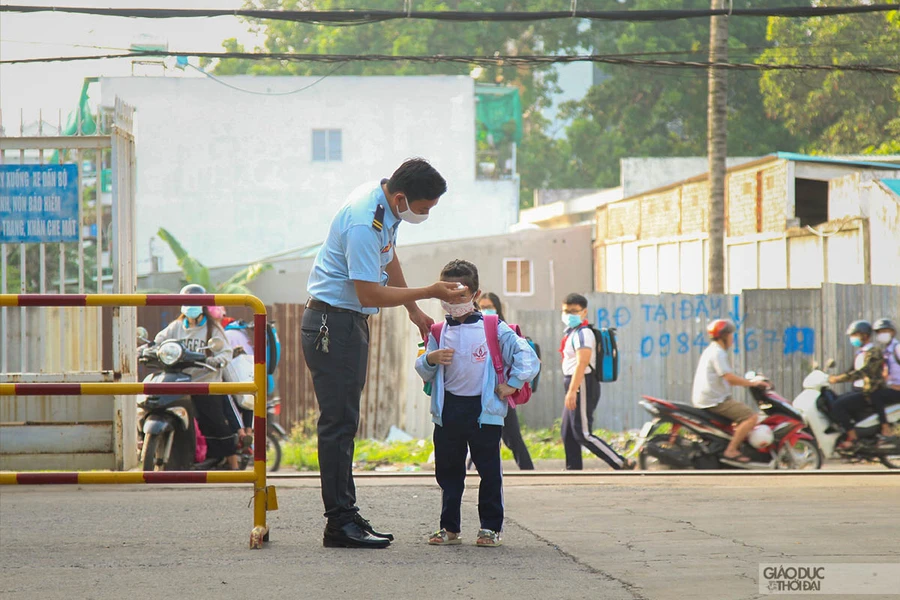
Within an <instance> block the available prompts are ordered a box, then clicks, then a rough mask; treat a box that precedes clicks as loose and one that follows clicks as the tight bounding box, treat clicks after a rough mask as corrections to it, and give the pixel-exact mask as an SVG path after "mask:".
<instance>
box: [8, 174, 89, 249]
mask: <svg viewBox="0 0 900 600" xmlns="http://www.w3.org/2000/svg"><path fill="white" fill-rule="evenodd" d="M78 234H79V231H78V166H77V165H0V243H4V244H10V243H16V244H19V243H38V242H43V243H49V242H77V241H78Z"/></svg>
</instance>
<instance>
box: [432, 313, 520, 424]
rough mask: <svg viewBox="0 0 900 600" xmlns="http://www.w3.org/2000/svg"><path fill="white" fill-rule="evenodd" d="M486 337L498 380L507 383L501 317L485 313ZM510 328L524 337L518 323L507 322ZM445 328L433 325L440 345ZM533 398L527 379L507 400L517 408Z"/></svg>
mask: <svg viewBox="0 0 900 600" xmlns="http://www.w3.org/2000/svg"><path fill="white" fill-rule="evenodd" d="M483 320H484V337H485V338H486V339H487V345H488V350H489V351H490V353H491V362H493V363H494V371H495V372H496V373H497V381H498V382H499V383H506V380H507V376H508V374H509V373H508V372H507V371H504V369H503V352H502V351H501V350H500V319H499V317H497V315H484V317H483ZM507 326H509V328H510V329H512V330H513V331H515V332H516V335H517V336H519V337H520V338H524V337H525V336H524V335H522V330H521V329H519V326H518V325H514V324H513V323H507ZM443 328H444V324H443V323H435V324H434V325H432V326H431V335H432V337H434V339H435V341H436V342H437V343H438V346H440V344H441V330H442V329H443ZM529 400H531V384H530V383H528V382H527V381H526V382H525V385H523V386H522V388H521V389H519V390H516V391H515V392H513V393H512V395H510V396H507V397H506V401H507V402H508V403H509V406H510V407H511V408H515V407H517V406H518V405H520V404H525V403H526V402H528V401H529Z"/></svg>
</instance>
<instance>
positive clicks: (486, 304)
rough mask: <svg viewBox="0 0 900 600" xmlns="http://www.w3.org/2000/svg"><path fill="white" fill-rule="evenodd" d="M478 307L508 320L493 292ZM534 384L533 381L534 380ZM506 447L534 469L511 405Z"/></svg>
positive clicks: (523, 467)
mask: <svg viewBox="0 0 900 600" xmlns="http://www.w3.org/2000/svg"><path fill="white" fill-rule="evenodd" d="M478 308H480V309H481V314H483V315H497V317H498V318H499V319H500V320H501V321H504V322H505V321H506V318H505V317H504V316H503V305H502V304H501V303H500V298H499V297H498V296H497V294H494V293H492V292H485V293H484V294H482V295H481V298H479V299H478ZM532 385H534V384H533V382H532ZM500 439H502V440H503V443H504V444H506V447H507V448H509V449H510V450H512V453H513V458H514V459H515V461H516V465H518V467H519V468H520V469H521V470H523V471H533V470H534V462H532V460H531V454H529V453H528V446H526V445H525V440H523V439H522V429H521V427H520V426H519V417H518V415H517V414H516V409H515V408H513V407H510V408H509V410H508V411H507V412H506V418H505V419H503V433H502V434H501V436H500Z"/></svg>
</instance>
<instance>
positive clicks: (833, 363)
mask: <svg viewBox="0 0 900 600" xmlns="http://www.w3.org/2000/svg"><path fill="white" fill-rule="evenodd" d="M834 365H835V362H834V359H833V358H829V359H828V362H826V363H825V368H826V369H830V368H832V367H833V366H834Z"/></svg>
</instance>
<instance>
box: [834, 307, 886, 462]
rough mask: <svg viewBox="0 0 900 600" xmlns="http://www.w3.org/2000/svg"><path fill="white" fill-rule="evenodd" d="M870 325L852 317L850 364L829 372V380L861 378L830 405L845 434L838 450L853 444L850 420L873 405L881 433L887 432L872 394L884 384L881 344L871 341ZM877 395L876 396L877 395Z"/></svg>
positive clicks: (848, 330)
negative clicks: (852, 354) (856, 386)
mask: <svg viewBox="0 0 900 600" xmlns="http://www.w3.org/2000/svg"><path fill="white" fill-rule="evenodd" d="M872 333H873V330H872V325H871V324H870V323H869V322H868V321H861V320H860V321H854V322H853V323H851V324H850V327H848V328H847V335H848V336H849V338H850V344H851V345H852V346H853V347H854V348H857V353H856V357H855V359H854V361H853V368H852V369H850V370H849V371H847V372H846V373H843V374H841V375H832V376H830V377H829V378H828V382H829V383H843V382H846V381H856V380H862V386H861V387H860V388H859V390H858V391H853V392H850V393H848V394H844V395H842V396H841V397H840V398H838V399H837V401H835V403H834V405H833V406H832V414H833V415H834V418H835V420H836V421H837V422H838V424H839V425H840V426H841V427H842V428H843V429H844V431H845V432H846V435H845V436H844V439H843V441H841V443H840V444H838V446H837V448H838V449H839V450H850V449H852V448H853V447H854V446H855V445H856V439H857V438H856V429H855V428H854V427H853V424H854V423H855V422H857V421H860V420H861V419H863V418H865V417H866V416H867V415H869V414H871V411H872V410H873V408H874V409H875V410H877V412H878V420H879V422H880V423H881V428H882V434H884V435H887V434H888V433H889V429H888V423H887V416H886V415H885V412H884V405H883V404H882V403H881V402H878V403H877V405H876V402H875V400H876V398H875V396H876V394H878V393H879V392H880V391H881V390H882V389H884V388H885V373H884V371H885V368H884V366H885V364H884V348H883V347H881V346H879V345H878V344H875V343H873V341H872ZM879 399H880V398H879Z"/></svg>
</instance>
